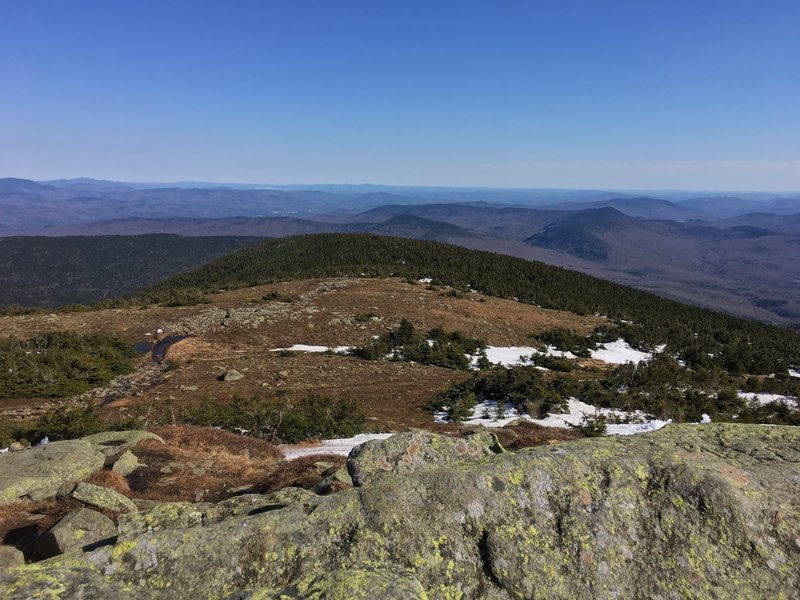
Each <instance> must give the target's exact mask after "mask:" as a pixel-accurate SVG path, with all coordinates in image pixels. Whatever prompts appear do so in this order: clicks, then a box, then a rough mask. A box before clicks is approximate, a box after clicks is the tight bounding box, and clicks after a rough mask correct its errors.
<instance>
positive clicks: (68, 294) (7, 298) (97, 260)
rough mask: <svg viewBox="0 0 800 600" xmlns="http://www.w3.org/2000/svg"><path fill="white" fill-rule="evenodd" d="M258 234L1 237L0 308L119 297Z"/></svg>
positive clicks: (87, 301)
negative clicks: (203, 236) (225, 235)
mask: <svg viewBox="0 0 800 600" xmlns="http://www.w3.org/2000/svg"><path fill="white" fill-rule="evenodd" d="M258 240H260V238H242V237H240V238H236V237H205V238H180V237H177V236H171V235H145V236H136V237H123V236H93V237H66V238H35V237H10V238H0V273H2V276H1V277H0V278H1V279H2V286H0V307H2V306H6V305H10V304H21V305H24V306H33V307H54V306H61V305H64V304H74V303H89V302H95V301H97V300H103V299H107V298H117V297H119V296H122V295H125V294H129V293H131V292H133V291H135V290H138V289H141V288H142V287H145V286H147V285H151V284H153V283H155V282H157V281H161V280H162V279H164V278H166V277H170V276H172V275H174V274H176V273H180V272H181V271H185V270H187V269H190V268H192V267H195V266H197V265H199V264H202V263H204V262H207V261H209V260H211V259H213V258H216V257H218V256H221V255H223V254H226V253H228V252H230V251H232V250H236V249H239V248H242V247H244V246H247V245H249V244H252V243H254V242H255V241H258Z"/></svg>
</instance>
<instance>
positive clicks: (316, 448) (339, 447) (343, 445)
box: [278, 433, 392, 460]
mask: <svg viewBox="0 0 800 600" xmlns="http://www.w3.org/2000/svg"><path fill="white" fill-rule="evenodd" d="M391 436H392V434H391V433H359V434H358V435H356V436H353V437H349V438H336V439H332V440H322V441H321V442H319V443H318V444H310V445H304V444H296V445H291V446H289V445H287V446H278V449H279V450H280V451H281V452H283V456H284V457H285V458H287V459H288V460H293V459H295V458H300V457H301V456H311V455H312V454H338V455H339V456H347V455H348V454H350V450H352V449H353V448H355V447H356V446H359V445H361V444H363V443H364V442H368V441H370V440H385V439H386V438H388V437H391Z"/></svg>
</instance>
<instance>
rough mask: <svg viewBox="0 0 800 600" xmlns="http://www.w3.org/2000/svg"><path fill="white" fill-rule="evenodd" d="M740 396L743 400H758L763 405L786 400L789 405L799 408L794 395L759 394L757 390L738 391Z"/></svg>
mask: <svg viewBox="0 0 800 600" xmlns="http://www.w3.org/2000/svg"><path fill="white" fill-rule="evenodd" d="M736 394H737V395H738V396H739V398H742V399H743V400H747V401H752V400H756V401H757V402H758V403H759V404H760V405H761V406H764V405H765V404H769V403H770V402H781V401H783V402H785V403H786V405H787V406H790V407H792V408H797V398H795V397H793V396H781V395H780V394H759V393H756V392H741V391H739V392H736Z"/></svg>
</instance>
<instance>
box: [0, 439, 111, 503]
mask: <svg viewBox="0 0 800 600" xmlns="http://www.w3.org/2000/svg"><path fill="white" fill-rule="evenodd" d="M104 462H105V456H104V455H103V453H102V452H100V451H99V450H98V449H96V448H95V447H94V446H93V445H92V444H90V443H89V442H86V441H83V440H71V441H66V442H52V443H50V444H47V445H45V446H39V447H36V448H30V449H28V450H23V451H22V452H13V453H12V452H9V453H8V454H2V455H0V505H3V504H8V503H10V502H15V501H17V500H20V499H30V500H34V501H38V500H45V499H47V498H52V497H54V496H56V495H57V494H58V493H59V492H61V493H69V492H70V491H71V490H72V487H73V486H74V485H75V484H76V483H77V482H79V481H82V480H84V479H86V478H87V477H89V476H90V475H91V474H92V473H94V472H95V471H97V470H98V469H100V468H102V467H103V464H104Z"/></svg>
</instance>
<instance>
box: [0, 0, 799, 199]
mask: <svg viewBox="0 0 800 600" xmlns="http://www.w3.org/2000/svg"><path fill="white" fill-rule="evenodd" d="M3 13H4V14H3V19H2V21H0V72H1V73H2V74H3V81H4V86H5V92H6V93H5V94H3V95H2V97H0V142H2V143H0V164H2V165H3V169H4V170H5V172H7V173H8V174H9V176H15V177H22V178H29V179H34V180H50V179H60V178H70V177H74V176H75V174H76V173H91V174H92V175H93V176H94V177H96V178H98V179H107V180H116V181H153V182H160V181H164V182H165V181H212V182H213V181H233V182H251V181H252V182H269V184H271V185H296V182H297V181H303V182H305V183H304V184H301V185H315V184H321V185H334V184H341V185H358V182H363V181H371V182H379V184H381V185H390V186H438V187H484V188H485V187H490V188H513V189H520V188H524V189H531V188H534V189H542V188H560V189H600V190H609V189H610V190H665V189H669V190H698V191H700V190H757V191H764V192H788V191H794V190H798V189H800V144H798V140H800V111H798V110H797V108H796V107H797V106H798V105H800V79H798V78H797V76H796V70H797V65H798V64H800V37H799V36H797V35H796V24H797V23H798V22H800V4H798V3H797V2H794V1H789V0H775V1H774V2H770V3H768V4H764V3H756V2H737V3H730V2H726V1H725V0H706V1H704V2H700V3H697V2H688V1H678V2H671V3H661V4H652V3H641V2H638V1H634V0H618V1H615V2H608V3H595V2H585V1H580V0H570V1H565V2H559V3H543V2H542V3H529V2H514V1H512V2H508V3H501V4H498V3H489V2H481V1H476V2H446V1H445V2H440V3H434V4H431V3H425V2H419V1H409V2H406V3H402V4H380V5H378V4H375V3H362V2H355V1H352V0H351V1H348V0H343V1H342V2H338V3H335V4H328V3H318V2H311V1H302V0H301V1H298V2H292V3H278V2H237V3H233V4H231V3H225V2H221V1H217V0H198V2H194V3H192V4H191V5H190V6H189V7H188V9H187V7H186V6H183V5H179V4H172V3H157V2H152V1H139V2H129V1H122V2H116V3H111V4H109V3H107V2H101V1H99V0H75V1H74V2H69V3H46V4H35V3H30V2H24V1H22V0H9V1H8V2H5V3H4V5H3ZM353 182H356V183H353ZM258 185H261V184H260V183H258Z"/></svg>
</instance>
